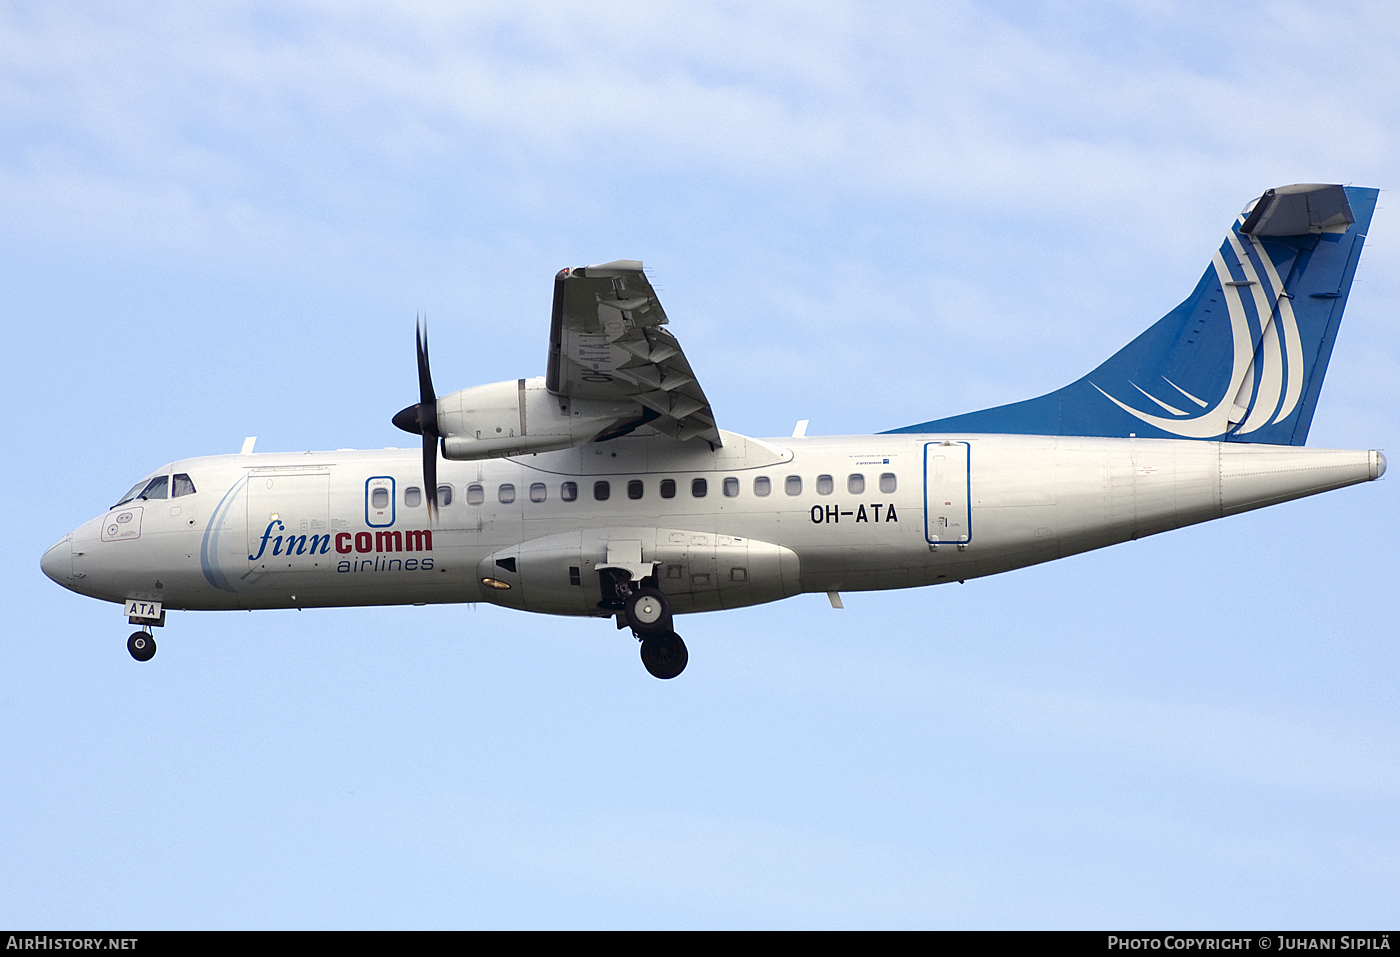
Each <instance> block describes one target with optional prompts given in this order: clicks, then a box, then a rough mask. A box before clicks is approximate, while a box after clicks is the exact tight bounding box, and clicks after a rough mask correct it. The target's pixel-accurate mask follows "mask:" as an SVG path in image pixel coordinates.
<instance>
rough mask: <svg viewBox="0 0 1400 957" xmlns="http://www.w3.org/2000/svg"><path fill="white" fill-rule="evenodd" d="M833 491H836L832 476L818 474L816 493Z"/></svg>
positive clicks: (822, 493) (826, 493)
mask: <svg viewBox="0 0 1400 957" xmlns="http://www.w3.org/2000/svg"><path fill="white" fill-rule="evenodd" d="M834 491H836V483H835V482H834V481H832V478H831V476H830V475H818V476H817V494H818V495H830V494H831V493H832V492H834Z"/></svg>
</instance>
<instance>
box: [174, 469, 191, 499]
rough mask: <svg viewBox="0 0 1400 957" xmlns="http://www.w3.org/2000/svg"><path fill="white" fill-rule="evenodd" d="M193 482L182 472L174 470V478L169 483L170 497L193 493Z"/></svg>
mask: <svg viewBox="0 0 1400 957" xmlns="http://www.w3.org/2000/svg"><path fill="white" fill-rule="evenodd" d="M193 494H194V482H193V481H192V480H191V479H190V477H189V476H188V475H186V474H185V473H184V472H176V473H175V479H174V481H173V482H172V483H171V493H170V497H171V498H179V497H180V496H181V495H193Z"/></svg>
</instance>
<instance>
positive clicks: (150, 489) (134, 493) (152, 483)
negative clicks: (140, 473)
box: [112, 475, 170, 508]
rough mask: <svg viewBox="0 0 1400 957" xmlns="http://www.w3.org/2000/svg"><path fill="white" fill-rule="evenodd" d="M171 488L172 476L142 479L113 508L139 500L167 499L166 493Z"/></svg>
mask: <svg viewBox="0 0 1400 957" xmlns="http://www.w3.org/2000/svg"><path fill="white" fill-rule="evenodd" d="M169 486H170V476H168V475H157V476H156V477H155V478H153V479H142V480H141V481H139V482H137V483H136V484H135V485H133V486H132V487H131V491H130V492H127V493H126V494H125V495H123V496H122V497H121V501H119V502H117V504H116V505H113V506H112V508H117V507H118V506H120V505H125V504H126V503H127V502H130V501H133V500H135V499H138V498H139V499H142V500H143V501H144V500H146V499H151V498H165V496H166V493H167V492H168V491H169Z"/></svg>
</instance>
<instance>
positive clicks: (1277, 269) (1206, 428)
mask: <svg viewBox="0 0 1400 957" xmlns="http://www.w3.org/2000/svg"><path fill="white" fill-rule="evenodd" d="M1377 195H1378V191H1377V190H1374V189H1362V188H1359V187H1351V186H1347V187H1343V186H1329V185H1319V184H1299V185H1295V186H1284V187H1280V188H1278V189H1271V190H1269V191H1268V192H1266V193H1265V194H1264V195H1263V196H1261V197H1259V199H1257V200H1256V201H1255V202H1253V203H1251V204H1250V205H1249V206H1247V207H1246V208H1245V210H1244V211H1243V212H1242V213H1241V214H1240V215H1239V216H1238V217H1236V219H1235V222H1234V224H1233V225H1232V226H1231V228H1230V231H1229V232H1228V233H1226V235H1225V240H1224V242H1222V243H1221V244H1220V248H1219V249H1218V250H1217V251H1216V253H1215V255H1214V257H1213V258H1212V259H1211V262H1210V265H1209V266H1207V267H1206V271H1205V274H1204V275H1203V276H1201V280H1200V282H1198V283H1197V284H1196V288H1195V290H1194V291H1193V292H1192V293H1191V295H1190V296H1189V297H1188V298H1187V299H1186V301H1185V302H1183V303H1182V304H1181V305H1179V306H1177V307H1176V308H1175V309H1173V310H1172V311H1171V312H1169V313H1167V314H1166V315H1165V316H1164V317H1162V319H1160V320H1159V321H1158V322H1157V323H1156V324H1155V325H1153V326H1152V327H1151V328H1150V329H1148V330H1147V331H1146V332H1144V333H1143V334H1142V335H1140V336H1138V337H1137V338H1136V339H1134V340H1133V341H1132V342H1130V343H1128V345H1127V346H1125V347H1124V348H1123V349H1122V350H1120V351H1119V352H1118V353H1117V354H1116V355H1114V356H1113V357H1112V358H1110V359H1109V360H1108V361H1107V362H1105V363H1104V364H1103V365H1101V366H1099V367H1098V368H1097V369H1095V370H1094V371H1093V372H1091V373H1089V374H1088V375H1086V376H1084V377H1083V378H1082V379H1080V380H1078V381H1077V382H1074V383H1071V384H1070V385H1067V386H1065V387H1064V388H1063V389H1059V390H1058V391H1055V392H1051V393H1049V394H1048V395H1043V396H1040V397H1039V398H1036V399H1028V400H1026V401H1024V402H1016V403H1013V404H1011V405H1003V406H998V407H996V408H992V409H983V410H982V411H980V412H969V413H967V414H965V415H956V416H952V417H950V418H946V419H935V420H932V421H929V422H922V423H920V424H918V425H911V426H907V427H905V428H902V429H894V430H892V431H894V432H995V433H1012V434H1028V435H1085V436H1104V437H1127V436H1130V435H1137V436H1139V437H1142V438H1164V439H1180V438H1185V439H1211V440H1216V441H1222V440H1223V441H1235V442H1258V443H1268V444H1274V445H1302V444H1303V443H1304V442H1305V441H1306V440H1307V437H1308V428H1309V426H1311V424H1312V417H1313V411H1314V409H1315V408H1316V407H1317V397H1318V394H1319V393H1320V392H1321V391H1322V380H1323V377H1324V376H1325V375H1326V374H1327V363H1328V360H1329V359H1330V358H1331V356H1332V345H1333V343H1334V342H1335V341H1336V337H1337V328H1338V326H1339V325H1340V324H1341V321H1342V311H1343V310H1344V309H1345V308H1346V301H1347V294H1348V292H1349V291H1350V289H1351V281H1352V276H1353V275H1354V274H1355V272H1356V262H1357V259H1358V258H1359V257H1360V255H1361V247H1362V245H1363V244H1364V243H1365V240H1366V232H1367V230H1368V229H1369V227H1370V224H1371V214H1372V212H1373V211H1374V209H1375V205H1376V197H1377Z"/></svg>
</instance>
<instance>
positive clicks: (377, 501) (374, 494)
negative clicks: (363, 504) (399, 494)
mask: <svg viewBox="0 0 1400 957" xmlns="http://www.w3.org/2000/svg"><path fill="white" fill-rule="evenodd" d="M369 504H370V507H371V508H388V507H389V490H388V489H387V488H376V489H373V490H372V491H371V492H370V493H369Z"/></svg>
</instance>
